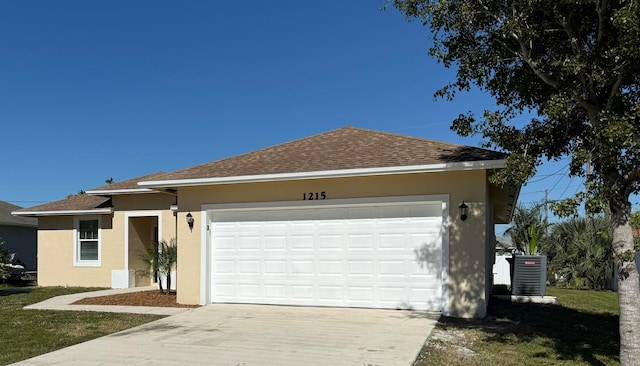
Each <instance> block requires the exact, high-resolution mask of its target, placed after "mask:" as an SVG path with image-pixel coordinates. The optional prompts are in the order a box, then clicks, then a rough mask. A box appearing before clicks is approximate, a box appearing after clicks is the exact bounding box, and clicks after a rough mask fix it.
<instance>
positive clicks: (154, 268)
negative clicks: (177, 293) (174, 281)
mask: <svg viewBox="0 0 640 366" xmlns="http://www.w3.org/2000/svg"><path fill="white" fill-rule="evenodd" d="M138 259H140V261H141V262H143V263H144V264H145V266H146V269H145V270H142V271H139V273H140V274H143V275H147V276H153V275H155V274H156V273H159V274H161V275H164V276H165V277H166V279H167V290H166V293H167V294H169V292H170V290H171V271H173V270H174V268H175V267H176V264H177V262H178V245H177V241H176V238H171V239H170V240H169V242H167V241H166V240H164V239H162V240H160V241H159V242H157V243H156V245H150V246H148V247H146V248H145V250H143V251H141V252H140V253H138ZM158 288H159V290H160V292H163V288H162V281H158Z"/></svg>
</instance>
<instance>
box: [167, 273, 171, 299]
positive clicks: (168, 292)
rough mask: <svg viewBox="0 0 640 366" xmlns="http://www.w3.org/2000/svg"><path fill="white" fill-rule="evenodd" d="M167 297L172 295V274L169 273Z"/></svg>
mask: <svg viewBox="0 0 640 366" xmlns="http://www.w3.org/2000/svg"><path fill="white" fill-rule="evenodd" d="M167 295H171V272H169V273H167Z"/></svg>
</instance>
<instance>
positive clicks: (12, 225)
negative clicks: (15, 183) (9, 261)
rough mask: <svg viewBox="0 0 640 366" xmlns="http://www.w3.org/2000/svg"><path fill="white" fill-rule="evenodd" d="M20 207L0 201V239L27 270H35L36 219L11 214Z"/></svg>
mask: <svg viewBox="0 0 640 366" xmlns="http://www.w3.org/2000/svg"><path fill="white" fill-rule="evenodd" d="M21 208H22V207H20V206H16V205H13V204H11V203H9V202H5V201H0V239H1V240H2V241H4V243H5V248H6V249H7V250H8V251H9V253H13V254H14V255H15V257H14V258H16V259H19V260H20V261H21V262H22V263H23V264H24V268H25V270H27V271H35V270H36V262H37V260H36V258H37V253H36V251H37V250H36V248H37V245H38V219H35V218H31V217H16V216H12V215H11V212H12V211H16V210H19V209H21Z"/></svg>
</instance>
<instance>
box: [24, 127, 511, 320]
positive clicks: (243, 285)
mask: <svg viewBox="0 0 640 366" xmlns="http://www.w3.org/2000/svg"><path fill="white" fill-rule="evenodd" d="M505 157H506V156H505V155H504V154H502V153H498V152H494V151H489V150H484V149H479V148H474V147H468V146H462V145H455V144H448V143H443V142H437V141H431V140H425V139H422V138H416V137H409V136H403V135H396V134H389V133H384V132H378V131H371V130H364V129H358V128H352V127H345V128H340V129H337V130H333V131H329V132H325V133H321V134H318V135H315V136H311V137H307V138H303V139H299V140H295V141H291V142H287V143H284V144H281V145H277V146H273V147H269V148H265V149H262V150H258V151H253V152H249V153H246V154H242V155H238V156H233V157H230V158H226V159H222V160H217V161H214V162H211V163H206V164H202V165H198V166H194V167H191V168H187V169H183V170H179V171H175V172H172V173H156V174H151V175H147V176H143V177H139V178H136V179H132V180H128V181H124V182H119V183H113V184H110V185H107V186H104V187H100V188H96V189H93V190H89V191H87V192H86V194H85V195H80V196H74V197H70V198H67V199H65V200H62V201H57V202H52V203H48V204H44V205H40V206H36V207H31V208H26V209H22V210H18V211H15V212H14V215H18V216H34V217H38V219H39V222H38V243H39V246H38V257H39V261H38V277H39V284H40V285H42V286H52V285H68V286H104V287H133V286H146V285H149V284H151V283H152V282H153V281H154V279H153V278H147V277H141V276H140V275H138V274H137V273H138V270H140V269H142V268H141V264H140V262H139V261H138V256H137V253H139V252H140V251H141V250H142V249H143V248H144V246H149V245H153V243H154V242H155V241H157V240H158V239H165V240H169V239H170V238H173V237H175V238H177V243H178V265H177V289H178V302H180V303H185V304H207V303H212V302H228V303H257V304H280V305H302V306H339V307H370V308H390V309H420V310H432V311H441V312H442V313H443V314H445V315H449V316H459V317H483V316H484V315H485V313H486V307H487V303H488V298H489V293H490V289H491V276H492V265H493V261H494V245H495V235H494V225H495V224H501V223H508V222H509V220H510V217H511V211H512V209H513V206H514V204H515V201H516V199H517V193H518V191H519V187H503V188H501V187H497V186H494V185H493V184H491V183H490V182H489V177H490V176H491V175H492V174H494V173H495V172H496V171H497V170H499V169H503V168H504V166H505V161H504V159H505ZM463 203H464V204H465V205H466V206H467V207H468V213H467V215H466V216H467V217H466V220H462V219H461V215H460V212H459V211H460V210H459V207H460V206H461V205H462V204H463ZM190 219H191V220H190ZM189 221H191V222H189Z"/></svg>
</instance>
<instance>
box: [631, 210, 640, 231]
mask: <svg viewBox="0 0 640 366" xmlns="http://www.w3.org/2000/svg"><path fill="white" fill-rule="evenodd" d="M631 227H632V228H634V229H636V230H640V211H635V212H633V213H632V214H631Z"/></svg>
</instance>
